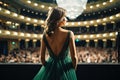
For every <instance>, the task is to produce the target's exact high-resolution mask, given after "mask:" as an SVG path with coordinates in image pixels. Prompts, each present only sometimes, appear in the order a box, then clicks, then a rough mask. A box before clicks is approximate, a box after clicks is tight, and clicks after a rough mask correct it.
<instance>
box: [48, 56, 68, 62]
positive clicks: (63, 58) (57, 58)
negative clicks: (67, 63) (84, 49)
mask: <svg viewBox="0 0 120 80" xmlns="http://www.w3.org/2000/svg"><path fill="white" fill-rule="evenodd" d="M49 58H50V59H53V60H56V61H59V60H65V59H66V58H69V56H64V57H57V56H56V57H51V56H50V57H49Z"/></svg>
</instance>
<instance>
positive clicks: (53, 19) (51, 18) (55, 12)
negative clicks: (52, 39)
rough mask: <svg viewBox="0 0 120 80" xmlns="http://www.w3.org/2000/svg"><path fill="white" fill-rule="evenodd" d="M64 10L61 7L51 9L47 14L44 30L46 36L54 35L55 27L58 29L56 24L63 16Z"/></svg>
mask: <svg viewBox="0 0 120 80" xmlns="http://www.w3.org/2000/svg"><path fill="white" fill-rule="evenodd" d="M65 14H66V10H65V9H63V8H61V7H55V8H52V9H51V10H50V11H49V12H48V17H47V19H46V23H45V26H46V30H45V32H46V33H47V35H48V36H51V35H52V34H54V31H55V29H56V27H58V22H59V21H60V20H61V19H62V18H63V17H64V16H65Z"/></svg>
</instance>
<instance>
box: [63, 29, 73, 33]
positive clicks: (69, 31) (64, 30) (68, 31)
mask: <svg viewBox="0 0 120 80" xmlns="http://www.w3.org/2000/svg"><path fill="white" fill-rule="evenodd" d="M61 31H62V32H63V33H70V34H73V32H72V31H71V30H66V29H62V30H61Z"/></svg>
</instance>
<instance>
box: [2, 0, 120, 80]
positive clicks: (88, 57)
mask: <svg viewBox="0 0 120 80" xmlns="http://www.w3.org/2000/svg"><path fill="white" fill-rule="evenodd" d="M119 5H120V0H0V80H8V79H9V80H33V78H34V76H35V75H36V74H37V73H38V71H39V70H40V69H41V68H42V67H43V66H44V65H43V64H42V60H41V56H42V54H41V52H42V48H41V47H42V45H43V43H42V39H43V37H44V33H45V30H47V28H46V22H47V21H48V20H47V19H48V16H49V12H50V10H52V9H53V8H55V7H62V8H64V9H65V10H66V16H65V18H66V21H67V22H66V24H65V25H63V26H61V28H62V29H64V30H68V31H71V32H73V34H74V40H73V41H74V42H73V43H75V47H76V48H75V51H76V55H77V59H78V63H77V69H76V70H75V73H76V76H77V80H98V79H100V80H101V79H102V80H108V79H112V80H117V79H118V78H119V73H120V69H119V68H120V64H119V62H120V57H119V56H120V6H119ZM56 17H57V16H56ZM47 25H48V24H47ZM53 34H55V33H53ZM63 36H65V35H63ZM63 36H59V39H62V37H63ZM57 37H58V36H57ZM46 38H47V37H46ZM67 40H68V38H67V39H66V42H65V41H64V42H65V43H64V44H67ZM68 41H69V40H68ZM48 42H50V40H48ZM53 42H58V43H59V42H60V41H59V40H58V41H57V39H56V40H55V39H54V41H53ZM59 44H60V43H59ZM56 45H57V44H56ZM46 46H47V45H46ZM69 46H70V45H68V48H69ZM49 47H50V45H49V43H48V47H47V48H46V50H45V60H46V61H47V60H49V58H50V57H51V54H50V51H51V52H53V53H54V52H55V51H57V50H59V49H58V48H57V47H56V49H55V50H54V51H53V50H52V47H51V50H49ZM64 49H65V48H64V46H63V50H64ZM70 49H71V48H70ZM60 50H61V47H60ZM58 52H60V51H58ZM61 52H63V51H61ZM64 52H65V51H64ZM56 54H57V53H56ZM61 55H62V54H61ZM58 56H59V55H58ZM68 56H71V50H70V51H68ZM66 65H67V64H66ZM46 66H47V64H46ZM51 66H52V65H51ZM58 72H59V71H58ZM53 73H54V70H53ZM46 76H47V75H46ZM40 80H41V79H40ZM42 80H43V79H42ZM44 80H46V79H44ZM50 80H51V79H50ZM52 80H53V79H52ZM54 80H69V78H68V79H54ZM75 80H76V79H75Z"/></svg>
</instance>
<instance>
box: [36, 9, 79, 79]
mask: <svg viewBox="0 0 120 80" xmlns="http://www.w3.org/2000/svg"><path fill="white" fill-rule="evenodd" d="M65 14H66V11H65V10H64V9H63V8H60V7H55V8H53V9H51V10H50V11H49V12H48V17H47V19H46V27H47V28H46V30H45V32H44V34H43V38H42V45H41V52H40V54H41V62H42V65H43V66H42V67H41V69H40V71H39V72H38V73H37V75H36V76H35V77H34V80H77V77H76V73H75V69H76V67H77V63H78V60H77V55H76V48H75V43H74V34H73V32H72V31H68V30H65V29H62V28H61V26H64V25H65V23H66V20H67V19H66V17H65ZM46 48H47V49H48V52H49V55H50V57H49V58H48V59H47V61H46V60H45V51H46ZM69 52H70V56H69Z"/></svg>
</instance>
